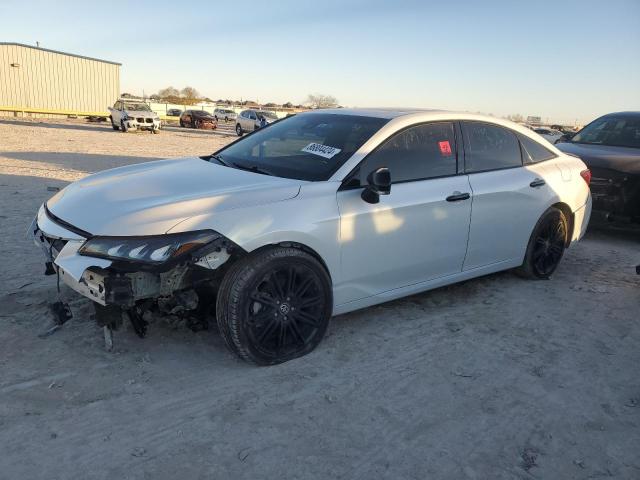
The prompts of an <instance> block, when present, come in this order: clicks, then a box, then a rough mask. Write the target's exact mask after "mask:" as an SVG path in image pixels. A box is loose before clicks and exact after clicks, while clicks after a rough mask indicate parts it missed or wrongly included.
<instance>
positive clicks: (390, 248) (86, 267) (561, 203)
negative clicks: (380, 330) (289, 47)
mask: <svg viewBox="0 0 640 480" xmlns="http://www.w3.org/2000/svg"><path fill="white" fill-rule="evenodd" d="M589 180H590V173H589V170H588V169H587V168H586V166H585V165H584V163H583V162H582V161H581V160H580V159H579V158H577V157H575V156H569V155H567V154H564V153H562V152H561V151H560V150H558V149H556V148H555V147H554V146H552V145H550V144H548V143H547V142H543V141H542V140H541V139H540V137H539V136H538V135H537V134H535V133H533V132H532V131H530V130H528V129H526V128H524V127H521V126H519V125H517V124H515V123H511V122H508V121H504V120H499V119H496V118H493V117H484V116H480V115H474V114H466V113H450V112H444V111H392V110H347V109H336V110H318V111H312V112H307V113H302V114H298V115H296V116H293V117H290V118H287V119H284V120H282V121H280V122H277V123H274V124H273V125H271V126H270V127H269V128H266V129H261V130H258V131H256V132H254V133H252V134H251V135H248V136H247V137H246V138H243V139H239V140H238V141H236V142H234V143H232V144H230V145H228V146H226V147H224V148H223V149H221V150H219V151H218V152H216V153H215V154H212V155H209V156H205V157H191V158H185V159H173V160H161V161H155V162H149V163H143V164H136V165H131V166H127V167H121V168H116V169H113V170H107V171H104V172H101V173H98V174H95V175H91V176H88V177H86V178H84V179H82V180H79V181H77V182H75V183H72V184H71V185H69V186H67V187H66V188H65V189H64V190H62V191H61V192H59V193H57V194H56V195H55V196H54V197H52V198H51V199H50V200H48V201H47V202H46V203H45V204H43V205H42V207H41V208H40V211H39V213H38V215H37V218H36V220H35V221H34V223H33V226H32V233H33V235H34V237H35V239H36V242H37V243H38V245H40V246H41V247H42V250H43V252H44V254H45V256H46V258H47V261H48V262H50V263H49V270H50V271H51V270H55V271H56V272H57V273H58V275H59V276H60V278H61V279H62V280H63V281H64V282H65V283H66V284H67V285H69V286H70V287H72V288H73V289H75V290H76V291H78V292H80V293H81V294H83V295H85V296H86V297H88V298H90V299H91V300H92V301H93V302H95V305H96V309H97V315H96V317H97V318H98V320H99V321H100V322H101V323H102V324H103V325H105V326H106V327H109V326H110V325H116V324H117V322H118V321H119V319H120V318H121V317H122V316H123V313H126V314H127V315H124V316H125V317H129V318H130V319H132V320H134V319H137V320H136V321H137V322H138V327H140V325H139V322H140V316H141V315H142V314H143V313H144V311H146V310H151V311H153V312H159V313H161V312H162V311H164V310H170V311H171V312H176V311H181V312H184V311H191V312H192V313H195V312H196V311H207V308H203V307H207V306H208V305H213V311H215V317H216V320H217V323H218V326H219V330H220V332H221V334H222V336H223V337H224V340H225V341H226V344H227V345H228V347H229V348H230V350H231V351H233V352H234V353H236V354H237V355H239V356H240V357H241V358H243V359H245V360H248V361H252V362H255V363H257V364H262V365H265V364H275V363H279V362H283V361H287V360H290V359H292V358H295V357H298V356H301V355H304V354H307V353H309V352H311V351H312V350H313V349H314V348H315V347H316V346H317V345H318V343H319V342H320V340H321V338H322V337H323V335H324V333H325V331H326V329H327V325H328V323H329V319H330V318H331V316H332V315H337V314H341V313H345V312H349V311H352V310H356V309H360V308H364V307H368V306H371V305H375V304H378V303H381V302H386V301H389V300H393V299H395V298H399V297H403V296H406V295H412V294H415V293H418V292H423V291H425V290H429V289H433V288H437V287H440V286H443V285H448V284H452V283H455V282H460V281H463V280H467V279H470V278H473V277H478V276H481V275H486V274H490V273H493V272H497V271H500V270H506V269H512V268H515V269H517V270H518V271H519V272H520V273H521V274H523V275H525V276H526V277H529V278H532V279H546V278H549V277H550V276H551V275H552V274H553V272H554V271H555V270H556V268H557V267H558V264H559V262H560V260H561V258H562V255H563V253H564V250H565V248H567V247H569V246H570V245H571V244H572V243H573V242H575V241H577V240H578V239H580V238H581V237H582V235H583V234H584V232H585V229H586V226H587V223H588V220H589V216H590V212H591V196H590V193H589ZM505 295H508V293H507V292H505ZM176 306H178V307H179V308H178V307H176ZM135 326H136V325H134V327H135ZM106 327H105V328H106Z"/></svg>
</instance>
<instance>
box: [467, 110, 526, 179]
mask: <svg viewBox="0 0 640 480" xmlns="http://www.w3.org/2000/svg"><path fill="white" fill-rule="evenodd" d="M459 123H460V131H461V132H462V144H463V145H464V143H465V139H466V134H465V133H464V124H465V123H482V124H484V125H489V126H492V127H498V128H502V129H503V130H506V131H507V132H509V133H511V134H512V135H513V136H514V137H515V138H516V141H517V142H518V147H519V148H518V150H519V151H520V165H511V166H509V167H501V168H489V169H487V170H474V171H472V172H468V171H467V154H466V151H465V154H464V162H463V163H464V173H465V174H466V175H473V174H474V173H486V172H498V171H500V170H511V169H512V168H520V167H524V166H525V164H524V156H523V154H522V144H521V143H520V138H519V137H518V132H516V131H515V130H511V129H510V128H507V127H503V126H502V125H498V124H497V123H491V122H483V121H481V120H461V121H460V122H459Z"/></svg>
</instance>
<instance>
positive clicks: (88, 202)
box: [47, 157, 304, 236]
mask: <svg viewBox="0 0 640 480" xmlns="http://www.w3.org/2000/svg"><path fill="white" fill-rule="evenodd" d="M302 183H304V182H302V181H300V180H292V179H287V178H279V177H271V176H268V175H260V174H257V173H253V172H248V171H245V170H238V169H235V168H230V167H225V166H222V165H218V164H215V163H211V162H208V161H205V160H202V159H201V158H198V157H190V158H184V159H175V160H160V161H155V162H148V163H140V164H137V165H130V166H127V167H120V168H115V169H112V170H105V171H104V172H100V173H97V174H94V175H90V176H88V177H85V178H83V179H82V180H78V181H77V182H74V183H72V184H70V185H68V186H67V187H66V188H64V189H63V190H61V191H60V192H58V193H57V194H56V195H55V196H54V197H52V198H51V199H50V200H49V201H48V202H47V207H48V208H49V210H50V211H51V213H53V215H55V216H57V217H58V218H60V219H62V220H64V221H65V222H67V223H70V224H71V225H73V226H75V227H77V228H79V229H81V230H85V231H87V232H89V233H91V234H93V235H116V236H117V235H122V236H129V235H156V234H162V233H165V232H167V231H168V230H169V229H171V227H173V226H175V225H176V224H177V223H179V222H181V221H183V220H186V219H187V218H189V217H191V216H194V215H201V214H204V213H215V212H218V211H224V210H230V209H234V208H241V207H249V206H252V205H264V204H266V203H272V202H278V201H281V200H286V199H289V198H293V197H295V196H296V195H298V192H299V191H300V185H301V184H302Z"/></svg>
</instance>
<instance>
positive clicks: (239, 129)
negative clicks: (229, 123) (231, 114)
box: [236, 123, 242, 137]
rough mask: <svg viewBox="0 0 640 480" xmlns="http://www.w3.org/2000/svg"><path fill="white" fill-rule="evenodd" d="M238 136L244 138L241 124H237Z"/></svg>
mask: <svg viewBox="0 0 640 480" xmlns="http://www.w3.org/2000/svg"><path fill="white" fill-rule="evenodd" d="M236 134H237V135H238V136H239V137H241V136H242V127H241V126H240V124H239V123H237V124H236Z"/></svg>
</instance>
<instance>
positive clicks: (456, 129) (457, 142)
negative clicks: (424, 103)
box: [338, 120, 464, 191]
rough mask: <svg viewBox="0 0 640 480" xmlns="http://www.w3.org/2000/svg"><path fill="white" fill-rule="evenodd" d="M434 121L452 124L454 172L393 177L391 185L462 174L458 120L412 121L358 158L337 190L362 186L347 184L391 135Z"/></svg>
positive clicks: (433, 121) (391, 136)
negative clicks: (437, 174) (435, 175)
mask: <svg viewBox="0 0 640 480" xmlns="http://www.w3.org/2000/svg"><path fill="white" fill-rule="evenodd" d="M435 123H450V124H452V126H453V144H454V147H455V152H456V173H452V174H451V175H440V176H438V177H425V178H414V179H413V180H402V181H399V182H394V181H393V179H391V185H399V184H401V183H410V182H424V181H425V180H436V179H438V178H448V177H455V176H457V175H461V174H463V173H464V172H462V171H461V168H460V166H461V162H460V150H461V143H462V142H461V141H460V140H461V138H460V128H459V126H458V122H457V121H456V120H430V121H428V122H420V123H414V124H412V125H408V126H406V127H404V128H401V129H400V130H398V131H396V132H394V133H393V134H391V135H389V136H388V137H387V138H385V139H384V140H383V141H382V142H381V143H380V144H379V145H378V146H377V147H376V148H374V149H373V150H371V151H370V152H369V153H367V155H365V156H364V157H363V158H362V160H360V163H358V165H356V166H355V167H353V169H351V171H350V172H349V173H348V174H347V175H346V176H345V177H344V180H342V184H341V185H340V188H338V191H342V190H355V189H356V188H364V187H363V186H362V185H349V183H350V182H351V181H352V180H353V179H354V178H356V175H359V173H360V166H361V165H362V164H363V163H364V162H365V161H366V160H367V158H369V155H372V154H373V153H375V152H376V151H377V150H378V149H379V148H381V147H382V146H384V144H385V143H387V142H388V141H389V140H391V139H392V138H393V137H395V136H396V135H400V134H401V133H403V132H405V131H406V130H409V129H410V128H414V127H421V126H423V125H430V124H435Z"/></svg>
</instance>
